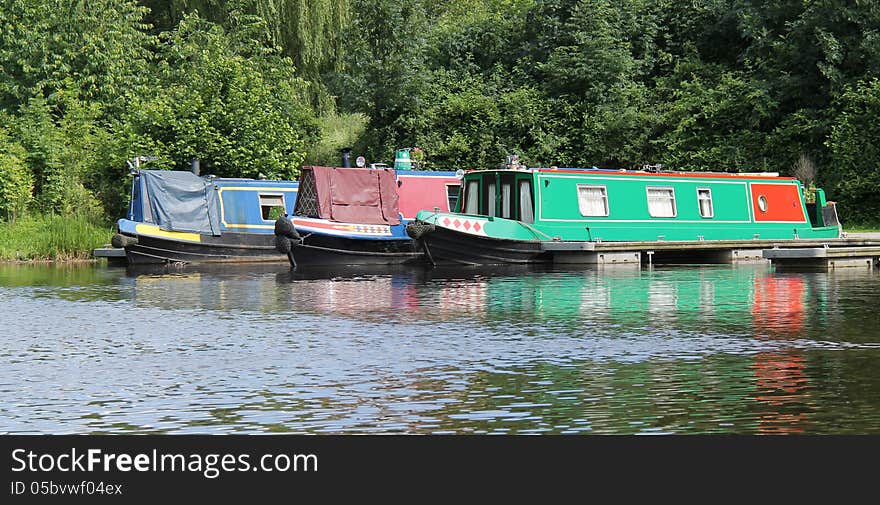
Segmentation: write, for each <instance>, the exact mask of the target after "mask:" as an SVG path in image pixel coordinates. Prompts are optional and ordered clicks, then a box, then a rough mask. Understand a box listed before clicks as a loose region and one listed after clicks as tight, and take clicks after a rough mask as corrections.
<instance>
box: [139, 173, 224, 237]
mask: <svg viewBox="0 0 880 505" xmlns="http://www.w3.org/2000/svg"><path fill="white" fill-rule="evenodd" d="M140 184H141V194H142V195H145V198H144V221H146V222H150V223H153V224H156V225H158V226H159V227H160V228H161V229H163V230H168V231H187V232H195V233H203V234H211V235H220V205H219V199H218V196H217V190H216V189H215V188H214V185H213V184H212V183H211V181H210V180H206V179H203V178H201V177H199V176H197V175H195V174H193V173H192V172H183V171H167V170H141V171H140Z"/></svg>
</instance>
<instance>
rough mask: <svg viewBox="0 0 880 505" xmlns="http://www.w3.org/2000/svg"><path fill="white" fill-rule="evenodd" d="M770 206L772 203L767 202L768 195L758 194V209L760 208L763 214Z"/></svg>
mask: <svg viewBox="0 0 880 505" xmlns="http://www.w3.org/2000/svg"><path fill="white" fill-rule="evenodd" d="M769 206H770V205H769V203H768V202H767V197H766V196H764V195H758V210H760V211H761V213H762V214H766V213H767V208H768V207H769Z"/></svg>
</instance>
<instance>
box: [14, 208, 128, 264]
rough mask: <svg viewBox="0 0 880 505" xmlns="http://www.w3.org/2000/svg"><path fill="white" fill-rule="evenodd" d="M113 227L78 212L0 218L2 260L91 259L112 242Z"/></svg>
mask: <svg viewBox="0 0 880 505" xmlns="http://www.w3.org/2000/svg"><path fill="white" fill-rule="evenodd" d="M113 233H114V230H113V228H111V227H110V226H98V225H95V224H93V223H91V222H89V221H88V220H87V219H85V218H82V217H77V216H72V217H62V216H54V215H49V216H28V217H24V218H21V219H18V220H16V221H15V223H8V222H0V260H2V261H33V260H55V261H70V260H82V259H89V258H91V256H92V250H93V249H94V248H96V247H101V246H103V245H105V244H109V243H110V239H111V238H112V237H113Z"/></svg>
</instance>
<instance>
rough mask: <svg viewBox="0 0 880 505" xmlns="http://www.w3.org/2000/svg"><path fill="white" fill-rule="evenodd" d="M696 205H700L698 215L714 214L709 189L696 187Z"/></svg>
mask: <svg viewBox="0 0 880 505" xmlns="http://www.w3.org/2000/svg"><path fill="white" fill-rule="evenodd" d="M697 205H698V206H699V207H700V217H714V216H715V210H714V209H713V208H712V190H711V189H709V188H697Z"/></svg>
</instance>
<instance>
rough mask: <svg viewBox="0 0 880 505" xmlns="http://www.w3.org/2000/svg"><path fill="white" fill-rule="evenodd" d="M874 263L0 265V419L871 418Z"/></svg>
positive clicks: (875, 376) (283, 426) (455, 428)
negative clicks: (804, 268)
mask: <svg viewBox="0 0 880 505" xmlns="http://www.w3.org/2000/svg"><path fill="white" fill-rule="evenodd" d="M878 281H880V276H878V275H877V274H872V273H869V272H867V271H861V270H859V271H853V272H843V271H840V272H835V273H828V274H826V273H806V274H781V273H775V272H774V270H773V269H771V268H770V267H766V266H760V267H732V266H703V267H669V268H654V269H642V270H639V269H636V268H628V267H627V268H623V269H611V270H608V269H606V270H595V269H580V270H521V269H519V270H517V269H501V270H493V271H486V270H485V269H479V270H464V271H444V270H435V271H423V270H419V269H410V270H405V269H401V270H393V271H389V270H385V271H377V272H372V273H364V272H361V273H359V274H355V273H340V272H335V273H333V272H319V273H315V274H312V275H302V274H295V273H291V272H290V271H289V270H288V268H287V267H286V266H285V265H277V266H248V267H235V268H211V269H200V270H196V269H191V270H172V271H154V272H145V271H139V272H138V271H131V270H128V271H127V270H126V269H120V268H106V267H101V266H91V265H89V266H79V267H45V266H11V265H6V266H0V339H2V345H0V365H2V366H0V433H109V432H164V433H221V432H244V433H259V432H292V433H305V432H308V433H354V432H374V433H450V432H452V433H626V434H629V433H875V434H876V433H880V289H877V288H878V285H880V283H878Z"/></svg>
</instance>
